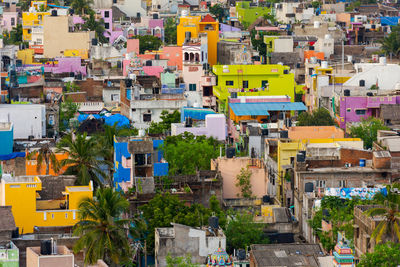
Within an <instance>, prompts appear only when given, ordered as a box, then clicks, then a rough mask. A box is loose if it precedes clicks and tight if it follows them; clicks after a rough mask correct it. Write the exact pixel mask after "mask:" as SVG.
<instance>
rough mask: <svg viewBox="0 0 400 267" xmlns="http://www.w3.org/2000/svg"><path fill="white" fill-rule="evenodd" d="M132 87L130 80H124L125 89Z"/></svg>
mask: <svg viewBox="0 0 400 267" xmlns="http://www.w3.org/2000/svg"><path fill="white" fill-rule="evenodd" d="M131 86H132V80H131V79H126V80H125V87H127V88H128V87H131Z"/></svg>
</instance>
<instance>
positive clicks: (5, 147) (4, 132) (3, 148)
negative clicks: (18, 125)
mask: <svg viewBox="0 0 400 267" xmlns="http://www.w3.org/2000/svg"><path fill="white" fill-rule="evenodd" d="M13 138H14V125H13V124H12V123H11V122H0V156H2V155H8V154H11V153H12V152H13V144H14V139H13Z"/></svg>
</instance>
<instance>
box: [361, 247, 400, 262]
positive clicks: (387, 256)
mask: <svg viewBox="0 0 400 267" xmlns="http://www.w3.org/2000/svg"><path fill="white" fill-rule="evenodd" d="M399 265H400V244H399V243H385V244H380V245H377V246H376V247H375V249H374V252H372V253H366V254H364V255H362V256H361V260H360V263H358V264H357V266H358V267H376V266H386V267H397V266H399Z"/></svg>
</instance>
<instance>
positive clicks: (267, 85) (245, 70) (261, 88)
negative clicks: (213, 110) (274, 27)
mask: <svg viewBox="0 0 400 267" xmlns="http://www.w3.org/2000/svg"><path fill="white" fill-rule="evenodd" d="M213 72H214V74H215V75H216V76H217V77H218V79H217V84H216V85H215V86H214V87H213V94H214V96H216V97H217V101H218V105H219V107H220V110H227V100H228V98H229V97H231V96H233V95H234V96H236V97H239V96H277V95H279V96H282V95H287V96H289V97H290V99H291V101H293V100H294V95H295V85H296V83H295V81H294V74H293V73H290V68H289V67H288V66H282V65H215V66H213Z"/></svg>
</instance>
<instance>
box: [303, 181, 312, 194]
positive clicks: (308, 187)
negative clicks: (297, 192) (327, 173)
mask: <svg viewBox="0 0 400 267" xmlns="http://www.w3.org/2000/svg"><path fill="white" fill-rule="evenodd" d="M304 192H306V193H311V192H314V184H313V183H306V184H305V185H304Z"/></svg>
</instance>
